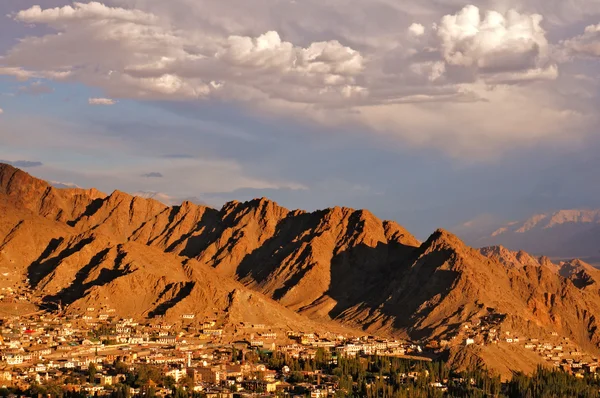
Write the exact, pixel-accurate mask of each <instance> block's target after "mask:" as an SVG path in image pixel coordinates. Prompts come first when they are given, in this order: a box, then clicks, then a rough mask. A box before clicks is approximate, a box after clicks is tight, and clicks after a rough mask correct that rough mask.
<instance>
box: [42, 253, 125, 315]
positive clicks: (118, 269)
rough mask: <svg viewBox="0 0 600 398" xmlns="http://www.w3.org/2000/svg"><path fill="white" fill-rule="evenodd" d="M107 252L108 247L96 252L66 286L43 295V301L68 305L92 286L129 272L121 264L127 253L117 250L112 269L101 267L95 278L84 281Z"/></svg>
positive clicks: (106, 282)
mask: <svg viewBox="0 0 600 398" xmlns="http://www.w3.org/2000/svg"><path fill="white" fill-rule="evenodd" d="M109 252H110V249H105V250H102V251H101V252H99V253H98V254H96V255H95V256H94V257H93V258H92V259H91V260H90V262H89V264H87V265H85V266H84V267H83V268H81V269H80V270H79V271H78V272H77V274H76V275H75V279H74V280H73V282H72V283H70V284H69V286H68V287H66V288H64V289H62V290H61V291H60V292H58V293H57V294H55V295H48V296H45V297H44V298H43V301H44V302H45V303H56V302H58V301H60V302H61V303H62V304H64V305H70V304H72V303H74V302H75V301H77V300H79V299H80V298H82V297H84V296H85V295H86V294H87V292H88V291H89V289H91V288H92V287H94V286H104V285H107V284H109V283H111V282H112V281H114V280H116V279H117V278H120V277H122V276H125V275H127V274H129V273H131V271H130V270H129V269H128V267H127V266H123V260H124V258H125V256H126V255H127V254H126V253H125V252H121V251H119V252H118V253H117V256H116V258H115V260H114V265H113V268H112V269H109V268H103V269H101V270H100V273H99V274H98V276H97V277H96V278H95V279H93V280H90V281H88V282H85V281H86V280H87V279H88V278H89V277H90V276H91V273H92V271H93V270H95V269H96V268H97V267H99V266H100V265H101V264H102V263H103V262H104V261H105V260H106V257H107V256H108V254H109Z"/></svg>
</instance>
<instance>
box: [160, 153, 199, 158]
mask: <svg viewBox="0 0 600 398" xmlns="http://www.w3.org/2000/svg"><path fill="white" fill-rule="evenodd" d="M163 157H164V158H165V159H194V158H195V156H194V155H188V154H185V153H173V154H169V155H164V156H163Z"/></svg>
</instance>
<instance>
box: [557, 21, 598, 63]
mask: <svg viewBox="0 0 600 398" xmlns="http://www.w3.org/2000/svg"><path fill="white" fill-rule="evenodd" d="M561 45H562V47H563V49H564V50H565V51H566V52H567V53H568V55H572V56H582V57H600V24H598V25H589V26H588V27H586V28H585V31H584V33H583V34H581V35H579V36H576V37H573V38H570V39H567V40H564V41H563V42H561Z"/></svg>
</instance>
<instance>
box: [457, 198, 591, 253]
mask: <svg viewBox="0 0 600 398" xmlns="http://www.w3.org/2000/svg"><path fill="white" fill-rule="evenodd" d="M488 221H489V220H488ZM454 230H455V232H456V233H457V234H458V235H459V236H461V237H462V238H463V239H465V240H466V241H467V242H468V243H469V244H471V245H473V246H478V247H485V246H495V245H502V246H505V247H507V248H509V249H511V250H525V251H527V252H530V253H532V254H536V255H546V256H549V257H552V258H557V259H570V258H582V259H585V260H586V261H588V262H592V263H596V264H598V263H600V209H592V210H588V209H570V210H559V211H555V212H552V213H542V214H536V215H533V216H531V217H530V218H528V219H526V220H522V221H513V222H510V223H506V224H503V225H502V224H500V225H499V224H498V223H494V222H487V223H483V222H481V220H474V221H471V222H468V223H465V224H463V225H461V226H459V227H456V228H455V229H454Z"/></svg>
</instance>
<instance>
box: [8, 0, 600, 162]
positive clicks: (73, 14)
mask: <svg viewBox="0 0 600 398" xmlns="http://www.w3.org/2000/svg"><path fill="white" fill-rule="evenodd" d="M571 3H572V4H571V5H570V6H569V7H568V10H567V9H565V10H564V15H567V14H568V18H567V19H568V21H571V22H572V21H573V20H576V18H578V15H584V14H583V13H581V12H580V11H581V10H579V8H581V7H579V6H577V7H576V5H577V4H579V5H581V4H580V2H579V0H574V1H573V2H571ZM575 3H577V4H575ZM107 4H110V5H112V6H108V5H105V4H102V3H99V2H92V3H89V4H83V3H74V4H73V5H72V6H65V7H60V8H48V9H43V8H42V7H39V6H36V7H32V8H29V9H27V10H23V11H21V12H19V13H17V14H15V15H14V17H15V19H17V20H18V21H22V22H24V23H28V24H43V25H47V26H49V27H51V28H53V29H52V30H51V31H50V33H48V34H45V35H44V36H31V37H26V38H22V39H21V40H20V41H19V42H18V43H17V44H16V45H15V46H14V47H13V48H11V49H10V50H9V51H7V52H6V53H5V54H4V55H3V56H2V57H1V58H0V74H8V75H12V76H15V77H16V78H18V79H20V80H26V79H31V78H42V77H43V78H50V79H62V80H73V81H77V82H81V83H83V84H86V85H89V86H93V87H97V88H100V89H101V90H103V93H104V94H103V95H106V96H107V98H115V99H119V98H134V99H149V100H155V99H158V100H186V101H190V100H197V99H201V100H205V101H212V100H217V101H224V102H235V103H236V104H242V105H244V106H246V107H250V108H251V109H252V110H253V111H255V112H260V113H261V114H278V115H289V116H292V117H296V118H299V119H301V120H306V119H310V120H311V121H317V122H320V123H322V124H325V125H327V126H331V127H336V128H345V127H346V126H351V127H353V128H356V127H357V126H358V127H359V128H360V127H366V128H368V129H371V130H373V131H375V132H378V133H385V134H389V135H393V136H396V137H398V138H399V139H400V140H402V141H409V142H412V143H415V144H417V145H427V146H435V147H438V148H440V149H442V150H444V151H447V152H451V153H456V154H458V153H461V151H466V152H468V151H469V150H470V149H471V148H472V147H473V146H477V147H479V148H489V151H490V152H496V151H499V150H502V149H506V148H509V147H510V145H509V144H510V142H515V143H523V142H524V143H532V142H533V141H532V139H543V138H544V137H555V136H556V135H557V134H558V130H559V129H566V130H570V131H572V132H577V133H573V134H579V133H580V132H581V131H583V129H585V128H586V126H588V124H589V120H588V116H589V115H587V114H586V115H584V113H585V112H587V111H588V110H587V109H583V108H580V109H574V108H575V105H574V104H572V103H570V102H569V101H568V100H567V99H565V98H563V95H564V94H563V93H564V92H565V91H564V90H563V91H560V90H559V87H561V88H562V85H563V84H564V82H562V81H561V78H562V75H563V74H564V73H565V72H564V71H563V70H562V68H561V65H560V64H557V63H556V62H555V59H556V58H555V57H554V53H553V51H554V47H555V45H554V44H552V43H549V42H548V38H547V37H549V35H547V33H546V31H545V30H544V28H543V27H545V28H547V27H548V26H557V25H559V24H561V23H562V24H565V23H567V21H566V20H565V21H559V20H557V19H556V18H555V17H556V15H559V14H561V12H562V11H561V10H563V8H564V6H563V5H561V4H563V3H559V2H557V1H556V0H548V1H545V2H542V1H540V0H531V1H530V2H528V3H527V4H525V3H520V2H518V1H516V0H508V1H505V2H496V1H491V0H477V1H475V2H474V5H469V6H466V7H464V8H462V9H459V8H454V11H450V12H449V11H448V10H452V8H450V7H453V4H456V3H455V2H451V1H450V2H444V7H440V2H438V1H433V0H425V1H423V2H418V3H417V2H409V3H407V4H403V5H402V6H399V5H398V4H395V3H394V2H390V1H389V0H373V2H371V3H370V5H369V6H367V5H365V3H364V2H361V1H358V0H344V1H342V0H331V1H330V2H320V1H317V0H306V1H305V2H303V3H302V6H301V7H300V5H299V4H298V3H297V2H277V3H276V4H274V3H273V2H272V1H270V0H257V1H256V2H253V3H252V4H249V3H247V2H245V1H241V0H231V1H230V2H227V3H226V4H225V3H223V2H222V1H218V0H202V1H200V2H199V1H197V0H171V1H169V2H158V1H156V0H111V1H110V3H107ZM442 9H443V10H444V12H443V13H442V12H441V11H440V10H442ZM267 10H269V12H267ZM517 10H518V11H517ZM367 11H368V12H367ZM545 12H546V13H547V14H548V15H550V16H551V17H552V20H551V21H548V22H547V23H545V22H546V20H545V19H543V17H542V15H544V14H545ZM444 14H446V15H444ZM571 22H569V23H571ZM319 26H326V27H327V29H319V28H318V27H319ZM429 26H434V28H432V29H429V28H427V29H426V28H425V27H429ZM542 26H543V27H542ZM591 29H592V28H590V31H589V32H587V31H586V32H585V33H584V36H585V35H588V36H590V35H595V34H596V32H592V31H591ZM586 37H587V36H586ZM590 37H591V36H590ZM575 39H577V38H575ZM575 39H573V40H574V41H573V42H572V45H571V47H572V48H578V49H579V50H578V53H580V54H581V53H583V52H584V51H583V49H586V50H585V51H587V53H588V55H589V54H591V53H593V50H594V47H590V46H587V47H582V46H581V45H580V46H579V47H577V46H575ZM579 42H582V43H583V42H584V40H579V41H578V43H579ZM574 53H575V50H572V54H574ZM565 81H566V79H565ZM523 85H531V86H532V88H531V90H529V91H527V90H524V89H523V88H522V86H523ZM499 93H502V95H499ZM110 101H114V100H110ZM504 101H507V102H508V104H509V105H510V106H508V105H506V104H504V103H503V102H504ZM514 104H519V107H518V108H514V109H513V108H512V106H513V105H514ZM540 104H545V106H546V107H545V108H544V107H541V105H540ZM498 107H502V108H503V109H506V111H505V112H504V113H500V112H496V111H494V109H498ZM446 112H451V114H446ZM527 112H529V113H530V115H531V114H537V113H536V112H541V114H542V115H543V117H539V118H534V120H532V121H530V122H527V123H525V119H524V116H523V115H524V114H526V113H527ZM430 119H433V120H430ZM441 119H443V120H441ZM440 120H441V121H440ZM453 123H456V125H455V124H453ZM569 123H570V125H569ZM465 124H466V126H468V127H465ZM490 126H494V127H490ZM509 127H510V129H509ZM544 131H545V132H544Z"/></svg>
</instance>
